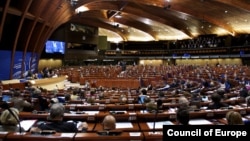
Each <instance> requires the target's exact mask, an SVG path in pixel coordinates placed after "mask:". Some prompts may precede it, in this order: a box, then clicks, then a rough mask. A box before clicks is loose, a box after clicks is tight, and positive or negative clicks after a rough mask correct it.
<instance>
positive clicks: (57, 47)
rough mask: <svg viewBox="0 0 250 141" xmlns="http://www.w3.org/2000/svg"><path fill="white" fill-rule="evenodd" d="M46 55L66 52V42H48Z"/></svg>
mask: <svg viewBox="0 0 250 141" xmlns="http://www.w3.org/2000/svg"><path fill="white" fill-rule="evenodd" d="M45 52H46V53H61V54H64V52H65V42H62V41H51V40H48V41H47V42H46V46H45Z"/></svg>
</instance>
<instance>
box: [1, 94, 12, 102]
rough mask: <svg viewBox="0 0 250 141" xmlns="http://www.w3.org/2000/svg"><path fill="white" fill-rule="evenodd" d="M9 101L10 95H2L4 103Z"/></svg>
mask: <svg viewBox="0 0 250 141" xmlns="http://www.w3.org/2000/svg"><path fill="white" fill-rule="evenodd" d="M10 99H11V96H10V95H2V101H4V102H9V101H10Z"/></svg>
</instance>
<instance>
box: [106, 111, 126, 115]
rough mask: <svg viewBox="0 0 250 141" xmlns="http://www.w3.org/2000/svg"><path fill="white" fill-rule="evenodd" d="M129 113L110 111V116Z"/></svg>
mask: <svg viewBox="0 0 250 141" xmlns="http://www.w3.org/2000/svg"><path fill="white" fill-rule="evenodd" d="M125 113H127V111H110V114H125Z"/></svg>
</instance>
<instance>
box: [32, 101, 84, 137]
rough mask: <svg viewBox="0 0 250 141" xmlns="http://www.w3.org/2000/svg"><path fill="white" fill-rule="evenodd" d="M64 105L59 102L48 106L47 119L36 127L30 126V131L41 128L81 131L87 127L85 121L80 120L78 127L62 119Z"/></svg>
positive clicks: (66, 131)
mask: <svg viewBox="0 0 250 141" xmlns="http://www.w3.org/2000/svg"><path fill="white" fill-rule="evenodd" d="M64 110H65V108H64V105H62V104H61V103H55V104H53V105H52V106H51V107H50V113H49V116H48V121H47V122H43V123H40V124H39V125H38V126H37V127H33V128H31V132H39V131H41V130H54V131H56V132H65V133H72V132H81V131H85V130H86V129H87V128H88V124H87V123H86V122H82V123H81V124H80V125H79V127H77V124H76V123H74V122H66V121H63V116H64Z"/></svg>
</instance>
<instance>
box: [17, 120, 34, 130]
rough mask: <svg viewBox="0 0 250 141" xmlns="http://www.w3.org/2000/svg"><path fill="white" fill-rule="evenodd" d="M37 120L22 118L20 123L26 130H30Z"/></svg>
mask: <svg viewBox="0 0 250 141" xmlns="http://www.w3.org/2000/svg"><path fill="white" fill-rule="evenodd" d="M36 121H37V120H22V121H20V125H21V127H22V128H23V129H24V130H25V131H28V130H29V129H30V128H31V127H32V126H33V125H34V124H35V123H36Z"/></svg>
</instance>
